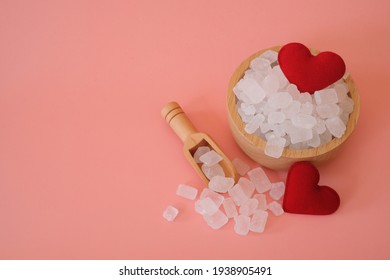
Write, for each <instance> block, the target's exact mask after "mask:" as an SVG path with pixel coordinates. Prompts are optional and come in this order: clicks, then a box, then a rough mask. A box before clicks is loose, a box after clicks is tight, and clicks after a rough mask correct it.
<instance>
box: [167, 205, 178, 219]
mask: <svg viewBox="0 0 390 280" xmlns="http://www.w3.org/2000/svg"><path fill="white" fill-rule="evenodd" d="M177 214H179V210H177V208H175V207H173V206H171V205H169V206H168V207H167V208H166V209H165V210H164V212H163V217H164V218H165V219H166V220H167V221H169V222H172V221H173V220H174V219H175V218H176V216H177Z"/></svg>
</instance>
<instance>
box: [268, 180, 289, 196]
mask: <svg viewBox="0 0 390 280" xmlns="http://www.w3.org/2000/svg"><path fill="white" fill-rule="evenodd" d="M285 189H286V185H285V184H284V182H276V183H272V184H271V189H270V191H269V195H270V197H271V198H273V199H275V200H279V199H280V198H281V197H282V196H283V195H284V191H285Z"/></svg>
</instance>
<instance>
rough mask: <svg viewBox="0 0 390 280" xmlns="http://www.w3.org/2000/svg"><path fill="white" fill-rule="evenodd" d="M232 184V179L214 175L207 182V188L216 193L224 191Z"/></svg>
mask: <svg viewBox="0 0 390 280" xmlns="http://www.w3.org/2000/svg"><path fill="white" fill-rule="evenodd" d="M233 185H234V179H233V178H229V177H225V176H219V175H217V176H214V177H213V178H211V180H210V182H209V188H210V189H211V190H213V191H215V192H218V193H226V192H227V191H228V190H229V189H230V188H231V187H233Z"/></svg>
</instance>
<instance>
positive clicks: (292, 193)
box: [283, 161, 340, 215]
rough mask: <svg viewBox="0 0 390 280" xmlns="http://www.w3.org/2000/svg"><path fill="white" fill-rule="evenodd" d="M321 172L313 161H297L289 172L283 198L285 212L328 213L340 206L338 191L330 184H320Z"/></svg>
mask: <svg viewBox="0 0 390 280" xmlns="http://www.w3.org/2000/svg"><path fill="white" fill-rule="evenodd" d="M319 180H320V173H319V172H318V169H317V168H316V167H315V166H314V165H313V164H311V163H309V162H306V161H301V162H296V163H294V164H293V165H291V167H290V169H289V170H288V174H287V181H286V191H285V194H284V199H283V209H284V211H285V212H289V213H296V214H310V215H328V214H332V213H333V212H335V211H336V210H337V209H338V208H339V206H340V197H339V195H338V194H337V192H336V191H335V190H334V189H332V188H330V187H328V186H319V185H318V182H319Z"/></svg>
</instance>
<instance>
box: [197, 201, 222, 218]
mask: <svg viewBox="0 0 390 280" xmlns="http://www.w3.org/2000/svg"><path fill="white" fill-rule="evenodd" d="M218 208H219V207H217V205H216V204H215V203H214V201H213V200H212V199H211V198H210V197H206V198H202V199H199V200H197V201H196V202H195V211H196V212H198V213H199V214H201V215H213V214H214V213H216V212H217V211H218Z"/></svg>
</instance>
